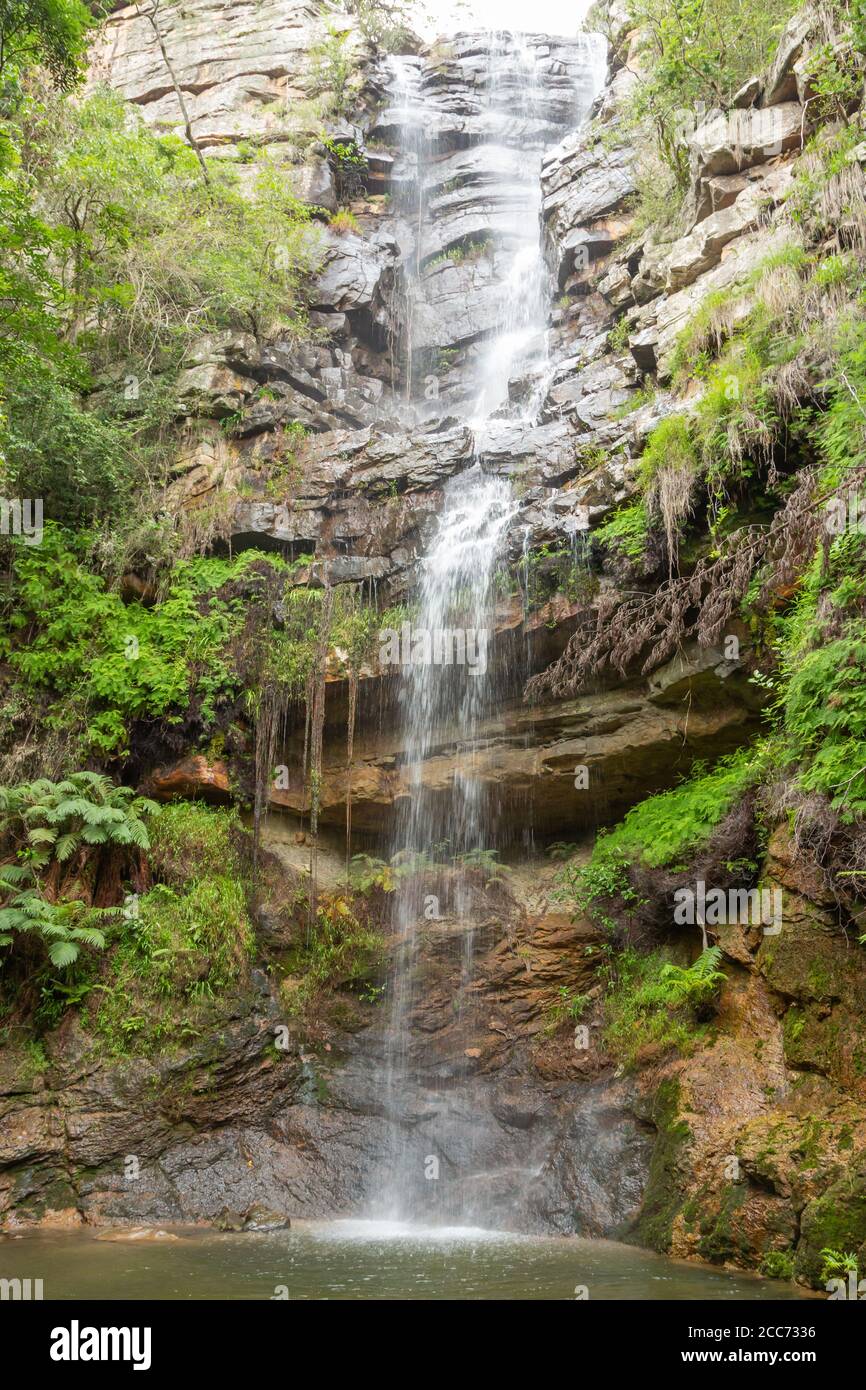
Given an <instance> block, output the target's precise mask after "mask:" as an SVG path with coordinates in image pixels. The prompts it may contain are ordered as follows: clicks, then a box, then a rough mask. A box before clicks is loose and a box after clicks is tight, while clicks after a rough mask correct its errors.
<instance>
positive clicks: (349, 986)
mask: <svg viewBox="0 0 866 1390" xmlns="http://www.w3.org/2000/svg"><path fill="white" fill-rule="evenodd" d="M384 944H385V943H384V939H383V937H382V935H381V933H380V932H378V931H376V930H375V929H374V928H372V927H371V926H370V925H369V924H368V923H367V922H365V921H364V920H363V918H362V916H361V915H360V914H359V913H358V911H357V908H356V905H355V903H354V902H353V900H352V897H351V896H350V895H349V894H346V893H340V892H338V893H333V894H328V895H325V896H323V897H322V898H321V899H320V902H319V906H318V909H317V912H316V921H315V925H314V927H313V931H312V933H311V934H309V935H308V936H307V937H306V938H305V940H304V942H303V944H301V945H299V946H298V947H297V949H296V950H295V952H294V955H293V957H292V959H291V960H290V962H289V963H288V968H289V972H290V973H289V974H288V975H287V977H286V978H285V979H284V981H283V984H282V988H281V993H282V997H283V999H284V1001H285V1003H286V1007H287V1008H288V1010H289V1012H290V1013H291V1014H293V1015H296V1016H297V1015H301V1016H307V1017H309V1016H310V1015H311V1013H312V1012H313V1010H314V1009H315V1008H316V1006H317V1005H318V1004H319V1003H320V1002H321V998H322V995H323V994H324V992H325V991H334V990H348V991H350V992H354V993H358V992H360V991H364V992H365V994H366V995H367V996H368V997H369V993H370V983H371V979H372V981H373V983H374V984H375V978H376V976H377V974H378V972H379V970H380V969H381V966H382V963H383V960H384Z"/></svg>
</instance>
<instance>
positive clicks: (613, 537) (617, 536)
mask: <svg viewBox="0 0 866 1390" xmlns="http://www.w3.org/2000/svg"><path fill="white" fill-rule="evenodd" d="M648 537H649V518H648V517H647V509H646V503H645V502H644V501H643V500H641V501H640V502H633V503H632V504H631V505H630V506H628V507H621V508H620V510H619V511H618V512H614V514H613V516H612V517H611V518H610V519H609V520H608V521H606V522H605V523H604V525H603V526H599V528H598V530H597V531H594V532H593V539H594V540H596V541H598V542H599V544H600V545H607V546H611V547H612V548H613V549H614V550H618V551H620V552H621V553H622V554H623V555H625V556H626V558H627V559H629V560H641V559H642V558H643V556H644V554H645V553H646V547H647V540H648Z"/></svg>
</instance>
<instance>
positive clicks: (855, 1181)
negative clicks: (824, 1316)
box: [795, 1161, 866, 1288]
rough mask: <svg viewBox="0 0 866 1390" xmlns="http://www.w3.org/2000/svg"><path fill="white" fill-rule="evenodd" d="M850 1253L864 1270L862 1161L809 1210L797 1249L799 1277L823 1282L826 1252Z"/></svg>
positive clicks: (815, 1283) (814, 1283) (865, 1189)
mask: <svg viewBox="0 0 866 1390" xmlns="http://www.w3.org/2000/svg"><path fill="white" fill-rule="evenodd" d="M828 1249H829V1250H850V1251H852V1252H854V1253H855V1254H856V1255H857V1256H858V1258H859V1263H860V1265H861V1267H862V1265H863V1261H864V1254H866V1169H864V1166H863V1163H862V1161H861V1162H860V1163H859V1164H858V1165H857V1166H856V1167H855V1168H852V1169H851V1170H849V1171H848V1172H847V1173H845V1174H844V1176H843V1177H841V1178H840V1179H839V1180H838V1181H837V1182H835V1183H833V1184H832V1186H831V1187H828V1188H827V1190H826V1191H825V1192H823V1193H822V1194H821V1196H820V1197H816V1198H815V1199H814V1201H812V1202H810V1203H809V1204H808V1206H807V1207H806V1208H805V1210H804V1212H803V1215H802V1219H801V1235H800V1241H799V1244H798V1246H797V1254H796V1262H795V1269H796V1274H797V1277H798V1278H801V1279H803V1280H805V1281H806V1282H807V1283H809V1284H811V1285H812V1286H813V1287H814V1288H818V1287H820V1286H821V1284H822V1283H823V1278H822V1273H823V1266H824V1259H823V1255H822V1251H824V1250H828Z"/></svg>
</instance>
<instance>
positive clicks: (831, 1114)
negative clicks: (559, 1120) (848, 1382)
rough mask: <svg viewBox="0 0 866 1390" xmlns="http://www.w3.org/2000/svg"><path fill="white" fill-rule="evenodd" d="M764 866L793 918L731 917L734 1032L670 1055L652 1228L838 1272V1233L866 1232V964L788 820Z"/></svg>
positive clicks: (812, 1273) (677, 1245)
mask: <svg viewBox="0 0 866 1390" xmlns="http://www.w3.org/2000/svg"><path fill="white" fill-rule="evenodd" d="M761 881H762V883H764V884H766V886H767V887H768V889H769V891H771V892H772V891H775V890H778V891H779V892H780V893H781V895H782V913H781V923H780V925H781V930H780V931H779V932H778V934H763V933H762V931H761V929H760V927H758V928H751V927H748V928H744V927H743V926H738V925H734V924H731V925H728V926H726V927H724V928H721V929H720V931H719V937H718V939H719V944H720V945H721V947H722V950H723V951H724V953H725V955H726V956H727V958H728V959H729V961H730V962H731V963H732V965H733V971H732V973H730V974H729V978H728V981H727V983H726V985H725V988H724V991H723V995H722V1010H721V1016H720V1019H719V1026H718V1034H717V1037H716V1039H715V1041H714V1042H713V1043H712V1044H711V1046H710V1047H709V1048H706V1049H703V1050H701V1051H699V1052H698V1053H697V1054H696V1055H695V1056H693V1057H692V1058H689V1059H687V1060H685V1061H679V1062H675V1063H673V1064H671V1065H669V1066H668V1067H666V1068H665V1072H664V1074H665V1077H666V1079H664V1080H663V1081H662V1084H661V1088H660V1091H659V1092H658V1093H657V1094H656V1099H655V1103H654V1107H653V1108H652V1111H651V1113H652V1115H653V1117H654V1120H655V1123H656V1124H657V1127H658V1129H659V1133H660V1135H661V1136H662V1137H661V1140H660V1142H661V1143H662V1144H663V1145H664V1146H665V1152H666V1153H667V1160H666V1162H665V1165H664V1168H663V1169H662V1168H660V1167H659V1166H658V1165H657V1166H656V1168H655V1172H656V1177H655V1180H654V1181H653V1182H652V1183H651V1185H650V1188H649V1189H648V1191H647V1194H646V1198H645V1201H644V1206H643V1209H642V1213H641V1215H640V1217H639V1219H638V1224H637V1229H638V1231H639V1232H640V1233H641V1234H642V1235H643V1237H644V1238H646V1239H649V1240H650V1243H654V1244H656V1245H657V1246H658V1248H663V1249H667V1250H670V1252H671V1253H672V1254H675V1255H679V1256H682V1257H689V1256H698V1257H700V1258H703V1259H709V1260H712V1261H716V1262H719V1263H721V1262H731V1263H735V1264H739V1265H745V1266H753V1267H754V1266H759V1265H760V1264H761V1263H762V1261H763V1259H764V1258H765V1256H771V1255H773V1254H774V1253H777V1252H783V1253H785V1254H786V1255H787V1256H788V1257H789V1258H790V1260H791V1263H792V1266H793V1268H794V1269H795V1272H796V1275H797V1277H798V1278H799V1279H800V1280H802V1281H803V1282H804V1283H807V1284H810V1285H812V1286H813V1287H823V1285H822V1283H821V1271H822V1267H823V1260H822V1258H821V1250H822V1249H824V1248H831V1249H841V1248H842V1246H840V1245H839V1244H838V1242H839V1240H841V1241H842V1245H843V1246H844V1248H845V1249H846V1250H853V1251H860V1252H862V1251H863V1250H864V1248H866V1216H864V1204H863V1196H862V1194H863V1166H864V1161H866V1088H864V1083H863V1077H862V1067H861V1065H860V1063H859V1061H858V1058H859V1056H860V1052H861V1051H862V1043H861V1041H860V1034H859V1029H858V1020H859V1019H861V1018H862V1009H863V1005H864V1000H866V969H864V967H863V964H862V961H861V959H860V954H859V953H858V952H857V953H852V952H851V950H850V947H849V944H848V942H847V940H846V937H845V933H844V932H843V931H842V930H841V928H840V927H839V924H838V919H837V917H836V913H835V910H834V908H833V905H832V904H831V902H830V901H829V900H828V896H827V890H826V888H825V887H824V885H823V883H822V882H821V880H820V877H819V876H818V875H817V874H816V873H815V872H814V871H812V870H808V869H804V867H803V865H802V860H801V858H800V855H799V854H798V852H797V850H796V848H795V846H794V845H793V843H792V841H791V838H790V834H789V832H788V830H787V828H786V827H785V828H779V829H778V830H777V831H776V832H775V833H774V835H773V836H772V838H771V841H770V846H769V853H768V856H767V860H766V864H765V866H764V874H763V878H762V880H761ZM647 1080H648V1078H647V1077H645V1078H644V1084H646V1083H647ZM657 1080H658V1077H656V1078H655V1080H654V1082H653V1083H652V1084H655V1081H657ZM660 1095H661V1096H663V1097H664V1103H663V1104H662V1105H661V1107H660V1103H659V1096H660ZM639 1108H640V1105H639V1103H638V1109H639Z"/></svg>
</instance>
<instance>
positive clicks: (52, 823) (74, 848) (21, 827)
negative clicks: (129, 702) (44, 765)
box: [0, 772, 159, 868]
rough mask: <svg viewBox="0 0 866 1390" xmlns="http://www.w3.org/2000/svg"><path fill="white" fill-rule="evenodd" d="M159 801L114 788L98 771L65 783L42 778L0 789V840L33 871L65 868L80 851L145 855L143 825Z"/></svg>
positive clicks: (146, 843)
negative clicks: (106, 849)
mask: <svg viewBox="0 0 866 1390" xmlns="http://www.w3.org/2000/svg"><path fill="white" fill-rule="evenodd" d="M158 811H159V807H158V806H157V804H156V802H154V801H149V800H148V799H147V798H146V797H142V796H136V794H135V792H134V790H133V789H132V788H131V787H118V786H115V785H114V784H113V783H112V782H111V780H110V779H109V778H108V777H104V776H102V775H101V774H100V773H98V772H73V773H72V774H71V775H70V776H69V777H67V778H65V779H64V780H63V781H62V782H50V781H48V779H47V778H44V777H43V778H39V780H38V781H36V782H28V783H23V784H22V785H20V786H17V787H9V788H0V836H2V837H3V838H4V839H5V840H7V841H9V842H10V843H11V845H12V847H13V848H15V849H16V850H17V852H18V853H19V855H20V856H22V857H25V858H26V861H27V863H28V864H30V865H32V866H33V867H34V868H46V867H47V866H48V865H49V864H50V863H51V861H52V860H53V859H56V860H57V861H58V862H59V863H61V864H65V863H66V862H67V861H68V860H70V859H71V858H72V857H73V855H75V854H76V853H78V852H79V851H80V850H82V849H90V848H102V847H104V846H111V847H122V848H128V847H132V848H136V849H139V850H146V849H147V848H148V846H149V843H150V842H149V839H148V833H147V828H146V826H145V820H146V819H147V818H150V817H152V816H155V815H156V814H157V812H158Z"/></svg>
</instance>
